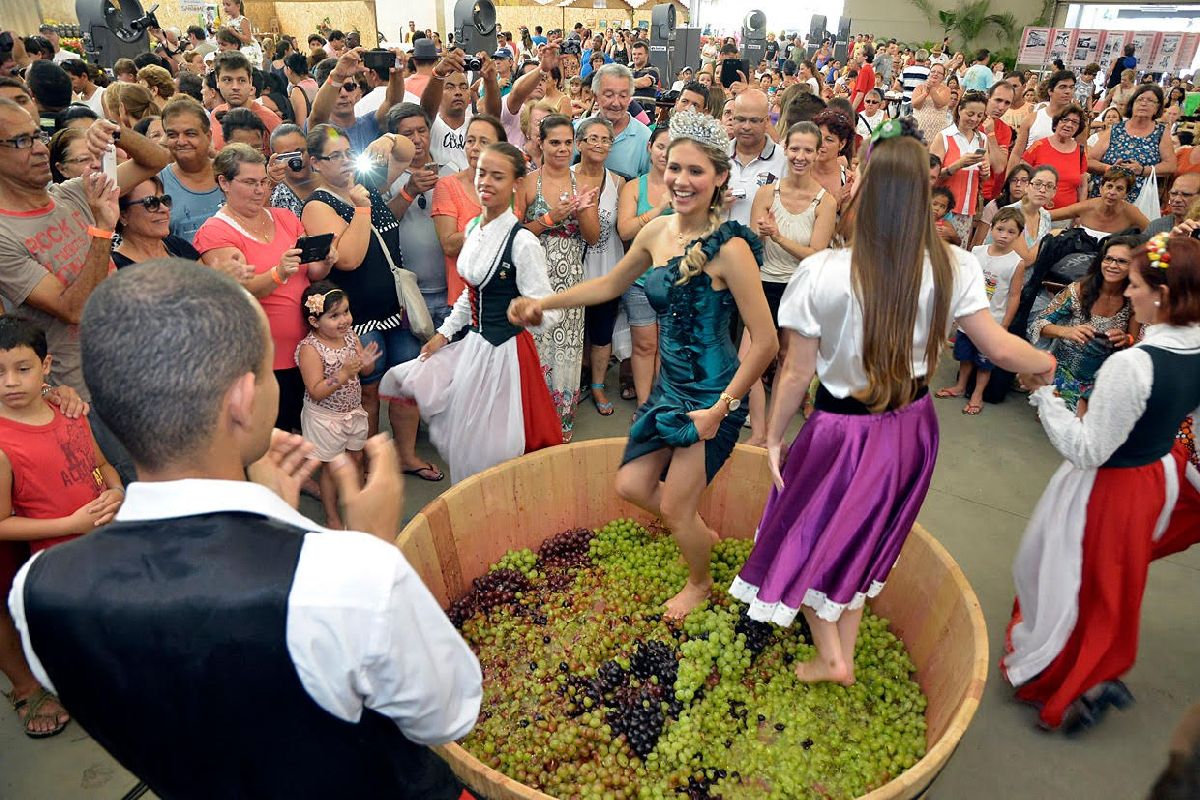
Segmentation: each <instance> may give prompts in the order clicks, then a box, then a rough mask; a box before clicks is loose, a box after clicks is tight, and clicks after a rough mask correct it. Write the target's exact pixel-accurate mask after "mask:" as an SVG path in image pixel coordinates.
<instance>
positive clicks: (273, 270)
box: [271, 267, 284, 286]
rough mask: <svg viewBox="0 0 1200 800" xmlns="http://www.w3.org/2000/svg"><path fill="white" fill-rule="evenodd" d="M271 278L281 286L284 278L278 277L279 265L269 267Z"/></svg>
mask: <svg viewBox="0 0 1200 800" xmlns="http://www.w3.org/2000/svg"><path fill="white" fill-rule="evenodd" d="M271 280H273V281H275V283H276V284H278V285H280V286H283V284H284V280H283V278H281V277H279V267H271Z"/></svg>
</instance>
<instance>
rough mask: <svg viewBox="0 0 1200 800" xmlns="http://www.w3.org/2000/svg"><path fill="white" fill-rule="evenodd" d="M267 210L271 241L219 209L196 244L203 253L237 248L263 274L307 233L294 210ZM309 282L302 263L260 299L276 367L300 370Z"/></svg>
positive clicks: (194, 242) (204, 227) (197, 237)
mask: <svg viewBox="0 0 1200 800" xmlns="http://www.w3.org/2000/svg"><path fill="white" fill-rule="evenodd" d="M267 211H269V212H271V217H272V218H273V219H274V220H275V236H274V237H273V238H272V239H271V241H269V242H260V241H259V240H257V239H255V238H254V237H252V236H250V235H249V234H247V233H246V232H245V231H244V230H243V229H242V228H241V226H238V225H237V223H235V222H233V221H232V220H231V219H230V218H229V217H227V216H225V215H224V214H222V213H220V212H218V213H217V216H215V217H209V218H208V219H207V220H205V221H204V224H203V225H201V226H200V230H198V231H196V238H195V240H194V241H193V242H192V245H193V246H194V247H195V248H196V250H197V251H199V253H200V255H204V254H205V253H207V252H208V251H209V250H215V249H217V248H218V247H235V248H237V249H238V251H240V252H241V254H242V255H243V256H245V257H246V263H248V264H249V265H250V266H252V267H254V274H255V275H261V274H262V273H264V272H267V271H268V270H270V269H271V268H272V267H274V266H275V265H276V264H278V263H279V260H280V259H281V258H283V254H284V252H286V251H288V250H291V249H292V248H293V247H295V246H296V240H298V239H299V238H300V237H301V236H303V235H304V226H303V225H301V224H300V219H299V218H298V217H297V216H296V215H295V214H293V213H292V212H291V211H288V210H287V209H286V208H268V209H267ZM308 284H309V280H308V265H307V264H301V265H300V271H299V272H297V273H296V274H295V275H293V276H292V277H291V278H289V279H288V282H287V283H285V284H283V285H282V286H276V287H275V288H274V289H273V290H272V291H271V293H270V294H268V295H267V296H266V297H260V298H258V302H259V303H260V304H261V305H262V308H263V311H264V312H266V315H267V322H268V323H269V324H270V326H271V338H272V339H274V340H275V359H274V361H273V362H272V363H271V368H272V369H296V345H298V344H300V340H301V339H303V338H304V337H305V335H306V334H307V333H308V331H307V330H305V328H306V325H305V322H304V318H303V316H302V315H301V314H300V295H302V294H304V290H305V289H307V288H308Z"/></svg>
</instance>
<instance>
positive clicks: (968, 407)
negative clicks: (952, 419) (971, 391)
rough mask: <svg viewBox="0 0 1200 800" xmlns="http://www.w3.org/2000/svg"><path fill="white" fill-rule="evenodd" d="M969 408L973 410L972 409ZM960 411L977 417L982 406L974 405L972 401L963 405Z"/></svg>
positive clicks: (980, 412)
mask: <svg viewBox="0 0 1200 800" xmlns="http://www.w3.org/2000/svg"><path fill="white" fill-rule="evenodd" d="M971 409H975V410H974V411H972V410H971ZM962 413H964V414H966V415H967V416H968V417H977V416H979V415H980V414H982V413H983V406H982V405H976V404H974V403H967V404H966V405H965V406H963V410H962Z"/></svg>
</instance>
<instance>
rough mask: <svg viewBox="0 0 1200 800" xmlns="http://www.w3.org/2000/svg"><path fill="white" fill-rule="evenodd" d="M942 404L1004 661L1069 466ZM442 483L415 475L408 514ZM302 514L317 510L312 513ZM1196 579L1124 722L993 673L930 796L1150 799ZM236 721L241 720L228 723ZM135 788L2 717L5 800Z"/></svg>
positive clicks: (992, 412) (1194, 650)
mask: <svg viewBox="0 0 1200 800" xmlns="http://www.w3.org/2000/svg"><path fill="white" fill-rule="evenodd" d="M953 368H954V365H953V364H952V363H951V362H947V363H945V364H943V366H942V369H941V370H940V374H939V378H940V379H941V380H942V381H946V382H948V381H950V380H951V379H952V377H953ZM939 385H940V384H939ZM937 407H938V411H939V417H940V419H941V424H942V447H941V454H940V459H939V462H938V466H937V471H936V473H935V474H934V479H933V487H932V491H931V492H930V494H929V497H928V499H927V500H926V502H925V507H924V509H923V511H922V513H921V516H920V521H921V523H922V524H923V525H924V526H925V527H926V528H928V529H929V530H930V531H931V532H932V533H933V534H934V535H935V536H937V537H938V538H939V539H940V540H941V541H942V543H943V544H944V545H945V546H946V547H947V548H948V549H949V551H950V553H951V554H952V555H953V556H954V557H955V558H956V559H957V560H958V563H959V564H961V565H962V567H963V569H964V571H965V572H966V575H967V577H968V579H969V580H970V581H971V584H972V586H974V588H975V591H976V593H977V594H978V595H979V599H980V602H981V603H982V604H983V610H984V614H985V615H986V617H987V624H988V631H989V636H990V641H991V658H992V661H993V662H995V661H996V659H997V654H998V653H999V650H1000V646H1001V643H1002V641H1003V636H1004V625H1005V623H1006V621H1007V619H1008V614H1009V610H1010V609H1011V605H1012V578H1011V565H1012V559H1013V554H1014V553H1015V551H1016V548H1017V544H1018V542H1019V540H1020V537H1021V533H1022V531H1023V529H1024V526H1025V523H1026V521H1027V520H1028V518H1029V515H1030V512H1031V511H1032V509H1033V507H1034V504H1035V503H1036V501H1037V499H1038V497H1039V495H1040V494H1041V491H1042V489H1043V488H1044V486H1045V484H1046V481H1047V479H1048V478H1049V477H1050V475H1051V473H1052V472H1053V471H1054V470H1055V469H1056V468H1057V466H1058V464H1059V458H1058V456H1057V455H1056V453H1055V452H1054V450H1053V448H1051V447H1050V445H1049V444H1048V443H1047V441H1046V439H1045V436H1044V435H1043V434H1042V431H1041V427H1040V426H1039V425H1038V423H1037V421H1036V420H1035V418H1034V415H1033V412H1032V409H1031V408H1030V407H1029V406H1028V404H1026V403H1025V402H1024V399H1023V398H1022V397H1020V396H1018V395H1013V396H1012V397H1011V398H1010V400H1009V401H1008V402H1006V403H1004V404H1002V405H999V406H988V407H987V409H986V410H985V412H984V413H983V415H982V416H979V417H966V416H963V415H962V414H960V413H959V411H960V408H961V403H960V402H959V401H954V400H941V401H938V403H937ZM631 412H632V404H631V403H622V402H620V401H618V403H617V413H616V414H615V415H613V416H612V417H609V418H607V419H605V418H601V417H599V416H598V415H597V414H596V412H595V410H594V409H593V408H592V406H591V404H590V403H588V404H586V405H585V406H583V407H581V409H580V413H579V419H578V422H577V427H576V432H577V433H576V435H577V437H578V438H580V439H584V438H596V437H602V436H623V435H625V433H626V431H627V427H628V421H629V414H630V413H631ZM423 444H425V446H426V448H427V443H424V442H423ZM445 486H446V484H429V483H424V482H422V481H419V480H417V479H415V478H409V479H408V485H407V489H408V497H407V508H408V511H409V513H410V514H411V513H412V512H413V511H415V510H417V509H419V508H420V507H421V506H422V505H423V504H425V503H426V502H428V501H429V500H430V499H432V498H433V497H434V496H436V494H437V492H438V491H440V490H442V489H444V488H445ZM304 510H305V511H306V513H319V509H317V508H315V507H314V506H306V507H305V508H304ZM1198 579H1200V548H1194V549H1193V550H1191V551H1189V552H1186V553H1183V554H1181V555H1179V556H1176V557H1174V558H1171V559H1168V560H1165V561H1163V562H1159V563H1157V564H1155V565H1154V566H1153V567H1152V568H1151V571H1150V582H1149V588H1148V590H1147V592H1146V598H1145V603H1144V613H1143V627H1142V633H1141V648H1140V658H1139V662H1138V664H1137V666H1135V667H1134V669H1133V671H1132V672H1131V673H1130V674H1129V675H1128V677H1127V679H1126V680H1127V683H1128V684H1129V686H1130V688H1131V689H1132V690H1133V692H1134V694H1135V695H1136V696H1137V698H1138V703H1137V705H1135V706H1134V707H1133V708H1132V709H1130V710H1129V711H1126V712H1114V713H1113V715H1112V716H1110V717H1109V719H1108V720H1106V722H1105V724H1104V725H1103V726H1101V727H1100V728H1098V729H1097V730H1095V731H1092V732H1091V733H1090V734H1088V735H1087V736H1086V737H1084V738H1082V739H1078V740H1067V739H1065V738H1063V737H1062V736H1055V735H1047V734H1044V733H1041V732H1039V731H1037V730H1035V729H1034V727H1033V722H1034V714H1033V712H1032V711H1031V710H1030V709H1028V708H1027V707H1025V706H1022V705H1018V704H1016V703H1014V702H1013V701H1012V700H1011V695H1010V692H1009V691H1008V690H1007V688H1006V686H1005V685H1004V683H1003V681H1002V680H1001V678H1000V676H999V673H998V672H997V671H995V670H993V671H992V673H991V674H990V675H989V677H988V686H987V691H986V693H985V695H984V699H983V703H982V705H981V707H980V709H979V712H978V714H977V715H976V717H975V720H974V722H973V723H972V725H971V727H970V729H969V731H968V733H967V735H966V737H965V738H964V739H963V741H962V743H961V745H960V747H959V749H958V752H957V754H956V755H955V757H954V758H953V760H952V761H951V762H950V765H949V766H948V767H947V769H946V771H945V772H944V773H943V775H942V776H941V778H940V779H939V780H938V782H937V783H936V784H934V788H933V791H932V792H931V796H933V797H937V798H953V799H955V800H958V799H959V798H972V800H992V799H993V798H994V799H995V800H1001V799H1003V800H1008V798H1028V799H1034V798H1054V799H1055V800H1059V799H1060V798H1095V799H1096V800H1110V799H1112V800H1117V799H1120V800H1125V799H1126V798H1129V800H1134V799H1135V798H1142V797H1145V795H1146V793H1147V791H1148V789H1149V787H1150V785H1151V784H1152V783H1153V780H1154V778H1155V776H1156V775H1157V773H1158V771H1159V770H1160V769H1161V767H1162V765H1163V764H1164V763H1165V753H1166V747H1167V742H1168V739H1169V737H1170V734H1171V730H1172V728H1173V727H1174V725H1175V723H1176V721H1177V720H1178V718H1179V717H1180V715H1181V714H1182V712H1183V710H1184V709H1185V708H1186V707H1187V706H1188V705H1190V704H1192V703H1195V702H1197V701H1200V669H1198V668H1197V665H1198V664H1200V636H1197V632H1198V629H1200V624H1198V623H1197V621H1196V615H1195V609H1197V608H1200V580H1198ZM1189 608H1190V609H1192V611H1191V612H1189V611H1187V609H1189ZM236 718H237V714H236V713H234V714H231V717H230V724H236ZM164 724H170V721H169V720H164ZM214 768H219V766H218V765H214ZM135 783H136V781H135V779H134V778H133V777H132V776H131V775H129V774H128V773H127V772H125V770H123V769H121V767H120V766H118V765H117V764H116V763H115V762H114V761H113V760H112V759H111V758H110V757H109V756H108V755H107V754H106V753H104V751H103V750H101V749H100V747H99V746H97V745H96V744H95V743H94V742H93V741H92V740H91V739H90V738H88V736H87V734H86V733H84V731H83V730H82V729H81V728H80V727H79V725H78V724H72V725H71V726H70V727H69V728H68V729H67V730H66V731H65V732H64V733H63V734H62V735H60V736H58V737H57V738H54V739H50V740H46V741H34V740H31V739H27V738H26V737H25V736H23V735H22V734H21V733H20V730H19V728H18V727H17V723H16V719H15V715H14V714H13V712H12V711H11V710H10V709H9V707H8V706H7V705H3V708H0V800H76V799H78V800H117V798H120V797H122V795H124V794H125V792H126V791H128V790H129V789H130V788H131V787H132V786H133V785H134V784H135Z"/></svg>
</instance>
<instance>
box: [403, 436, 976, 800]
mask: <svg viewBox="0 0 1200 800" xmlns="http://www.w3.org/2000/svg"><path fill="white" fill-rule="evenodd" d="M624 442H625V439H624V438H609V439H591V440H587V441H585V442H576V443H573V444H570V445H563V446H562V447H563V448H586V447H598V446H613V445H617V444H620V445H622V446H623V444H624ZM553 449H554V450H558V449H559V448H553ZM737 450H739V451H741V452H742V453H743V454H746V453H752V452H754V451H757V450H761V449H760V448H752V447H749V446H748V445H744V444H739V445H737ZM547 452H548V451H545V450H543V451H538V452H536V453H531V454H529V455H527V456H522V457H521V459H515V460H523V459H526V458H537V457H539V456H541V457H544V456H545V455H546V454H547ZM515 460H514V461H515ZM512 463H514V462H512V461H510V462H505V463H503V464H498V465H496V466H494V467H491V468H489V469H487V470H484V471H483V472H480V473H477V474H475V475H472V476H471V477H469V478H467V479H466V480H464V481H462V482H461V483H459V484H456V485H455V486H452V487H451V488H449V489H447V490H446V491H445V492H444V493H442V494H441V495H439V496H438V497H436V498H435V499H434V500H432V501H431V502H430V503H428V504H427V505H426V506H425V507H424V508H422V509H421V511H419V512H418V513H417V514H415V515H413V518H412V519H411V520H409V522H408V524H407V525H405V526H404V528H403V529H402V530H401V531H400V534H399V535H398V536H397V537H396V544H397V546H400V545H401V544H402V543H403V542H404V541H405V540H406V539H407V538H408V537H409V536H410V535H411V534H410V529H413V528H415V527H417V526H418V525H421V524H428V520H427V518H428V517H429V516H430V515H429V514H427V513H426V512H427V511H430V510H431V509H434V508H437V507H438V506H439V505H444V504H445V503H446V502H447V498H452V497H453V495H454V494H455V493H456V492H459V491H463V490H465V489H466V488H467V487H470V486H472V485H473V484H476V483H481V482H484V481H486V480H488V478H489V477H490V476H492V475H494V474H498V473H501V472H503V471H505V470H507V469H509V468H510V465H511V464H512ZM912 537H916V538H917V539H919V540H920V541H921V542H922V544H923V545H924V546H926V547H927V548H929V550H930V552H932V554H933V555H934V557H935V558H936V560H937V561H938V562H939V563H940V564H941V566H942V567H943V568H944V569H945V570H946V574H947V575H948V576H949V578H950V581H951V582H952V583H953V584H954V587H955V589H956V590H957V591H958V592H959V594H960V596H961V597H962V600H963V604H964V606H965V610H966V613H967V616H968V618H969V620H970V628H971V632H972V635H973V638H974V641H973V647H974V652H973V654H972V659H971V678H970V681H969V683H968V685H967V687H966V691H965V692H964V693H963V696H962V698H961V700H960V701H959V703H958V706H957V707H956V708H955V709H954V712H953V713H952V714H951V716H950V719H949V720H948V721H947V723H946V729H945V731H944V732H943V733H942V735H941V736H940V737H938V740H937V741H936V742H934V744H933V745H932V746H931V747H929V748H928V750H926V753H925V755H924V756H923V757H922V758H921V759H920V760H919V761H918V762H917V763H916V764H914V765H913V766H911V767H909V768H908V769H907V770H905V771H904V772H902V773H900V774H899V775H897V776H896V777H895V778H893V779H892V780H890V781H888V782H887V783H886V784H884V785H883V786H880V787H879V788H877V789H874V790H873V791H871V792H869V793H867V794H865V795H862V796H861V797H860V798H858V800H906V799H907V798H916V797H920V796H921V795H922V794H923V793H924V792H925V791H926V790H927V789H928V788H929V786H930V784H931V783H932V782H933V781H934V779H935V778H937V776H938V775H939V774H940V773H941V771H942V770H943V769H944V768H945V766H946V764H947V762H949V760H950V757H951V756H952V755H953V754H954V751H955V750H956V749H957V748H958V744H959V742H960V741H961V740H962V737H963V734H964V733H966V730H967V727H968V725H970V723H971V720H972V719H973V718H974V716H975V713H976V711H978V709H979V703H980V700H981V699H982V697H983V691H984V687H985V685H986V684H987V675H988V636H987V625H986V623H985V622H984V618H983V609H982V608H981V606H980V604H979V598H978V597H977V596H976V594H975V590H974V589H973V588H971V584H970V583H969V582H968V581H967V577H966V575H965V574H964V573H963V571H962V568H961V567H960V566H959V565H958V562H956V561H955V560H954V558H953V557H952V556H951V555H950V553H949V551H947V550H946V548H945V547H943V546H942V544H941V542H939V541H938V540H937V539H936V538H934V536H933V535H932V534H930V533H929V532H928V531H927V530H925V528H923V527H922V526H921V525H919V524H915V525H913V529H912V533H911V534H910V538H912ZM433 749H434V750H435V751H436V752H438V753H439V754H440V755H441V756H442V757H443V758H444V759H446V761H447V762H448V763H450V765H451V766H453V767H454V768H455V772H457V773H459V775H460V777H463V776H464V774H465V775H470V776H472V777H473V778H474V779H475V781H474V782H476V783H478V784H482V785H485V786H489V787H493V788H494V789H496V790H499V791H502V792H507V793H509V794H511V795H512V796H516V797H521V798H525V800H559V799H558V798H556V797H554V796H553V795H548V794H546V793H544V792H541V791H539V790H537V789H534V788H532V787H530V786H528V785H526V784H523V783H520V782H519V781H516V780H514V779H512V778H510V777H508V776H507V775H505V774H504V773H502V772H500V771H499V770H495V769H492V768H491V767H489V766H487V765H486V764H484V763H483V762H481V761H480V760H479V759H477V758H476V757H475V756H474V755H472V754H471V753H470V752H469V751H468V750H467V749H466V748H464V747H462V746H461V745H459V744H457V743H451V744H447V745H439V746H435V747H434V748H433ZM483 796H485V797H487V796H488V795H487V794H486V793H484V795H483Z"/></svg>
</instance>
